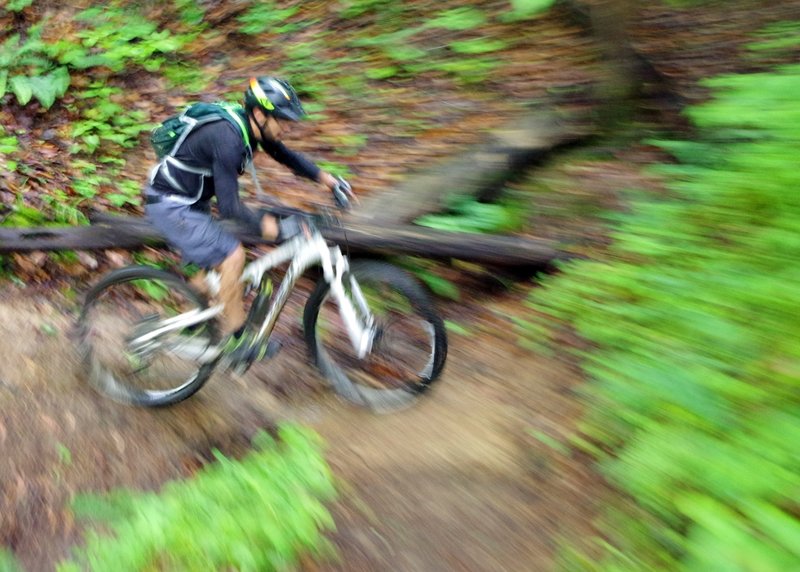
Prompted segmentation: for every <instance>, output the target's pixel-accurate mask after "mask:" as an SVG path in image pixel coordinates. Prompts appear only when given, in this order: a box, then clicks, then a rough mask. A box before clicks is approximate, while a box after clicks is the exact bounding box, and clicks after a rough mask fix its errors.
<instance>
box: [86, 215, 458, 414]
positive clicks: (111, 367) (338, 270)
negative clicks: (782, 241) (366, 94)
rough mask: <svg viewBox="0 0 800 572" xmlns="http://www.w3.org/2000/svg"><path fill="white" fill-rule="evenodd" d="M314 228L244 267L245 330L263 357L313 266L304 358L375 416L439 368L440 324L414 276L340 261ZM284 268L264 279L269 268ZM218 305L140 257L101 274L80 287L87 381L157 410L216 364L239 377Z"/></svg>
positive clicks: (370, 263)
mask: <svg viewBox="0 0 800 572" xmlns="http://www.w3.org/2000/svg"><path fill="white" fill-rule="evenodd" d="M305 214H307V213H305ZM319 226H320V225H319V220H318V219H317V220H314V219H309V218H306V224H305V225H304V228H305V231H304V232H303V233H301V234H299V235H296V236H295V237H293V238H290V239H289V240H288V241H286V242H284V243H282V244H281V245H279V246H277V247H276V248H275V249H274V250H272V251H270V252H268V253H266V254H264V255H263V256H260V257H258V258H256V259H255V260H252V261H251V262H249V263H248V264H247V265H246V267H245V269H244V272H243V275H242V280H243V282H244V283H245V289H246V296H245V299H246V300H247V301H248V303H249V307H248V315H247V320H246V323H245V327H247V328H252V330H251V331H253V332H257V335H256V341H257V343H258V344H263V346H262V347H263V348H264V350H265V351H264V352H263V353H265V354H267V357H269V356H270V354H271V353H273V351H272V346H273V345H274V342H273V341H272V340H271V334H272V333H273V330H274V327H275V324H276V322H277V321H278V318H279V316H280V315H281V312H282V311H283V310H284V308H285V307H286V302H287V300H288V299H289V296H290V294H291V293H292V291H293V290H294V289H295V287H296V285H297V283H298V280H299V279H300V277H301V276H302V275H303V274H304V273H305V272H306V271H307V270H309V269H310V268H312V267H314V266H317V267H319V268H320V272H319V279H318V281H317V283H316V286H315V288H314V289H313V291H312V292H311V294H310V296H309V297H308V299H307V301H306V303H305V308H304V311H303V330H304V337H305V341H306V344H307V345H308V349H309V351H310V355H311V358H312V359H313V361H314V363H315V364H316V366H317V367H318V368H319V370H320V371H321V373H322V374H323V376H324V378H325V379H326V380H327V381H328V382H329V384H330V386H331V387H332V388H333V390H334V391H335V392H336V393H337V394H338V395H340V396H341V397H343V398H344V399H346V400H348V401H350V402H352V403H355V404H357V405H360V406H364V407H367V408H369V409H371V410H373V411H376V412H388V411H393V410H397V409H402V408H404V407H407V406H409V405H411V404H412V403H414V401H415V400H416V399H417V398H418V397H419V396H420V395H422V394H423V393H425V392H426V390H428V388H429V387H430V386H431V384H432V383H433V382H434V381H435V380H436V379H437V378H438V377H439V375H440V374H441V372H442V369H443V367H444V363H445V359H446V356H447V336H446V332H445V328H444V323H443V321H442V319H441V318H440V316H439V315H438V314H437V313H436V311H435V309H434V306H433V304H432V302H431V300H430V298H429V296H428V294H427V292H426V291H425V289H424V288H423V287H422V286H421V285H420V283H419V282H418V281H417V280H416V279H415V278H414V277H413V276H412V275H410V274H408V273H407V272H405V271H403V270H401V269H399V268H397V267H396V266H393V265H391V264H389V263H386V262H381V261H376V260H355V261H350V260H349V258H348V257H347V256H346V255H345V254H343V253H342V250H341V249H340V248H339V247H338V246H336V245H331V244H329V243H328V242H327V241H326V240H325V238H324V237H323V236H322V233H321V232H320V230H319ZM284 265H286V271H285V273H284V274H283V277H282V279H281V280H280V281H279V283H278V285H277V287H273V286H274V284H275V280H273V274H274V272H271V271H273V270H274V269H277V268H279V267H283V266H284ZM208 283H209V285H210V287H211V289H212V292H213V289H214V288H215V287H218V275H216V274H215V273H214V272H210V273H209V274H208ZM221 310H222V306H221V305H219V304H213V303H209V300H208V298H207V297H206V296H205V295H203V294H201V293H200V292H199V291H198V289H197V288H195V287H193V286H192V285H190V284H189V282H188V281H187V280H186V278H185V277H184V276H183V275H182V274H178V273H175V272H171V271H167V270H162V269H158V268H154V267H150V266H143V265H133V266H127V267H124V268H120V269H117V270H113V271H111V272H109V273H108V274H106V275H105V276H104V277H103V278H102V279H100V280H99V281H98V282H97V283H96V284H95V285H94V286H92V287H91V288H90V289H89V291H88V292H87V294H86V296H85V301H84V305H83V308H82V311H81V314H80V317H79V320H78V336H79V348H80V352H81V354H82V359H83V362H84V364H85V367H86V371H87V374H88V378H89V382H90V383H91V384H92V385H93V386H94V387H95V388H96V389H98V390H99V391H100V392H101V393H103V394H104V395H106V396H108V397H110V398H112V399H115V400H117V401H120V402H123V403H127V404H133V405H140V406H147V407H158V406H167V405H172V404H175V403H178V402H179V401H182V400H184V399H186V398H188V397H190V396H191V395H193V394H194V393H195V392H197V391H198V390H199V389H200V388H201V387H202V386H203V385H204V384H205V383H206V381H207V380H208V378H209V377H210V376H211V374H212V373H213V372H214V370H215V369H217V368H222V367H225V368H226V369H232V370H234V371H238V372H239V373H243V372H244V371H246V369H247V368H248V367H249V365H250V364H249V363H244V364H243V363H226V356H225V352H224V344H223V343H221V342H222V340H221V336H220V333H219V325H218V321H217V320H218V317H219V315H220V312H221ZM271 342H272V343H271Z"/></svg>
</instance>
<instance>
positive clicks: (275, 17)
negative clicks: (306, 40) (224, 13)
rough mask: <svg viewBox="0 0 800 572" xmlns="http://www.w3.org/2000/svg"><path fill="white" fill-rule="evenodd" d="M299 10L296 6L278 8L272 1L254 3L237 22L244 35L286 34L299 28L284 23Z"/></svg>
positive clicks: (295, 25)
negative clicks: (239, 23)
mask: <svg viewBox="0 0 800 572" xmlns="http://www.w3.org/2000/svg"><path fill="white" fill-rule="evenodd" d="M299 10H300V6H297V5H295V6H289V7H288V8H278V6H277V4H276V3H275V2H274V1H267V2H256V3H254V4H252V5H251V6H250V8H248V9H247V11H246V12H245V13H244V14H242V15H241V16H239V18H238V20H239V22H241V24H242V26H241V28H240V29H241V31H242V32H243V33H245V34H261V33H263V32H267V31H268V32H272V33H275V34H287V33H289V32H293V31H295V30H297V29H298V28H299V26H298V25H297V24H288V23H285V22H286V20H288V19H289V18H291V17H292V16H294V15H295V14H296V13H297V12H298V11H299Z"/></svg>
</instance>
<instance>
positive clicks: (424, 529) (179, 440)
mask: <svg viewBox="0 0 800 572" xmlns="http://www.w3.org/2000/svg"><path fill="white" fill-rule="evenodd" d="M297 304H299V300H298V301H297V303H295V304H293V306H294V307H293V308H290V313H289V315H285V316H284V317H283V318H282V328H281V329H282V333H283V334H284V336H286V339H287V344H286V346H285V347H284V349H283V351H282V352H281V353H280V354H279V355H278V356H277V357H276V358H275V359H274V360H273V361H272V362H270V363H268V364H260V365H259V366H258V367H257V368H254V369H253V370H252V371H251V372H250V373H248V374H247V375H246V376H245V377H244V378H241V379H233V378H231V377H229V376H226V375H215V376H214V377H213V378H212V380H211V381H210V382H209V384H208V385H207V386H206V387H205V388H204V389H203V390H202V391H201V392H200V393H199V394H198V395H196V396H195V397H193V398H192V399H190V400H188V401H187V402H185V403H183V404H180V405H178V406H175V407H172V408H169V409H165V410H158V411H152V410H143V409H134V408H129V407H123V406H119V405H116V404H114V403H112V402H110V401H108V400H106V399H104V398H102V397H100V396H98V395H96V394H95V393H94V392H93V391H92V390H90V389H88V388H87V387H86V386H85V385H84V384H83V383H82V381H81V379H80V375H79V368H78V365H77V363H76V360H75V357H74V355H73V354H72V351H71V344H70V342H69V339H70V325H71V320H72V319H73V315H74V314H73V312H74V310H73V308H72V307H71V304H69V303H68V302H66V301H65V300H63V299H59V300H53V299H45V298H36V297H32V296H30V295H29V294H23V293H6V295H5V296H4V297H3V299H2V300H0V337H1V338H2V340H3V342H2V344H0V410H2V415H1V416H0V545H4V546H6V547H8V548H10V549H11V550H13V552H14V553H15V555H16V556H17V557H18V558H19V560H20V561H21V563H22V564H23V566H24V567H25V569H26V570H31V571H39V570H52V569H53V567H54V564H55V563H56V562H58V561H59V560H61V559H63V558H65V557H66V556H68V555H69V547H70V546H71V545H73V544H74V543H76V542H78V541H79V540H80V525H79V524H78V523H75V522H73V519H72V517H71V514H70V512H69V510H68V508H67V506H68V501H69V499H70V497H71V496H72V495H74V494H75V493H77V492H86V491H104V490H109V489H112V488H116V487H122V486H125V487H138V488H149V489H154V488H158V487H159V486H160V484H162V483H163V482H164V481H166V480H168V479H173V478H179V477H182V476H185V475H187V474H188V473H190V472H191V471H193V470H194V469H196V468H197V467H198V466H199V465H200V464H201V463H203V462H205V461H207V460H208V458H209V456H210V455H209V451H210V450H211V449H212V448H214V447H216V448H219V449H221V450H222V451H223V452H224V453H229V454H240V453H241V452H243V451H244V449H245V446H246V444H247V442H248V440H249V438H250V436H251V435H252V434H253V433H254V432H255V431H256V430H257V429H258V428H259V427H263V426H265V425H269V424H272V423H275V422H277V421H280V420H285V419H291V420H296V421H300V422H303V423H306V424H309V425H311V426H313V427H314V428H315V429H316V430H317V431H319V432H320V433H321V434H322V435H323V437H324V438H325V439H326V441H327V443H328V459H329V462H330V464H331V466H332V467H333V469H334V472H335V473H336V475H337V477H339V478H340V479H341V480H342V482H343V488H342V494H341V497H340V500H339V501H338V502H337V503H336V504H335V505H334V506H333V507H332V508H333V511H334V517H335V519H336V522H337V527H338V530H337V532H336V533H335V534H333V536H332V537H333V540H334V542H335V543H336V545H337V547H338V548H339V551H340V555H341V559H340V561H339V562H338V563H327V564H324V565H321V566H320V569H322V570H331V571H333V570H348V571H350V570H364V571H367V570H398V571H436V570H442V571H445V570H469V571H484V570H485V571H498V570H508V571H517V570H519V571H530V570H533V571H537V570H549V569H551V564H552V558H553V552H554V546H555V542H556V540H557V538H558V537H559V536H560V535H563V534H567V535H570V536H579V535H580V534H581V533H582V532H585V531H588V529H589V525H588V523H589V521H590V516H591V514H592V492H593V489H595V490H596V486H595V485H593V484H592V477H591V475H590V474H589V473H588V471H587V470H586V469H585V468H584V466H583V465H582V464H581V463H580V462H579V461H577V460H575V459H569V458H566V457H564V456H562V455H560V454H559V453H557V452H556V451H555V450H554V449H552V448H549V447H547V446H545V445H543V444H542V443H541V442H540V441H538V440H536V439H533V438H531V437H530V433H529V430H532V431H540V432H542V433H544V434H546V435H549V436H551V437H553V438H555V439H559V438H561V437H562V436H563V435H564V434H565V432H567V431H569V430H570V428H571V427H572V424H573V420H574V419H575V416H576V413H577V412H576V410H575V405H574V403H575V400H574V399H573V398H572V396H571V386H572V385H574V384H575V383H576V378H575V375H574V374H573V373H572V372H570V371H569V370H568V369H567V368H566V366H564V365H563V364H560V363H558V362H553V361H548V360H545V359H543V358H540V357H536V356H533V355H532V354H530V353H527V352H524V351H522V350H520V349H519V348H517V347H516V346H515V344H514V343H513V337H512V336H511V335H510V333H509V332H510V331H511V321H510V320H509V319H508V318H507V317H505V316H507V315H508V314H507V312H508V311H511V309H512V308H514V305H515V302H514V301H513V300H508V299H507V300H506V301H502V300H497V301H494V302H489V303H488V305H487V306H486V307H485V308H474V309H471V310H470V312H469V313H468V315H469V316H470V317H469V318H465V317H464V316H465V315H466V314H464V313H463V311H462V312H461V313H460V314H459V316H458V318H457V319H458V320H459V323H460V324H462V325H463V326H465V327H466V328H468V329H469V330H470V331H471V332H473V334H472V335H470V336H460V335H451V351H450V357H449V360H448V366H447V368H446V370H445V374H444V378H443V380H442V381H441V383H440V385H439V386H438V387H437V388H436V389H435V390H434V391H433V393H432V394H431V395H430V396H429V398H427V399H426V400H424V401H423V402H421V403H420V404H419V405H418V406H416V407H414V408H412V409H410V410H407V411H404V412H401V413H396V414H393V415H389V416H375V415H372V414H370V413H367V412H363V411H360V410H358V409H355V408H353V407H350V406H349V405H347V404H344V403H341V402H339V401H338V400H337V399H336V398H335V397H334V396H332V395H331V394H330V393H329V392H328V391H327V390H326V389H324V388H323V382H322V380H321V378H320V377H319V376H318V374H317V373H316V371H315V370H314V369H312V367H311V366H310V364H309V363H308V360H307V358H306V355H305V348H304V347H303V346H302V342H301V340H300V337H299V330H300V325H299V319H296V313H297V310H298V308H297ZM455 310H456V309H455V308H453V309H450V310H448V309H446V308H445V311H455Z"/></svg>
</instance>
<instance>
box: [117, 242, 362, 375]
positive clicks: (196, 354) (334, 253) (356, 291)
mask: <svg viewBox="0 0 800 572" xmlns="http://www.w3.org/2000/svg"><path fill="white" fill-rule="evenodd" d="M287 262H290V264H289V268H288V269H287V271H286V275H285V276H284V279H283V281H282V282H281V284H280V287H279V288H278V291H277V292H276V293H275V295H274V297H273V299H272V303H271V304H270V307H269V311H268V312H267V315H266V317H265V318H264V321H263V323H262V324H261V326H260V327H259V330H258V332H257V335H256V340H255V341H256V342H261V341H263V340H264V339H265V338H267V337H268V336H269V335H270V334H271V333H272V330H273V328H274V327H275V324H276V322H277V321H278V317H279V316H280V314H281V312H282V311H283V308H284V306H285V305H286V302H287V300H288V299H289V294H290V293H291V291H292V289H293V288H294V286H295V284H296V283H297V281H298V280H299V279H300V277H301V276H302V275H303V273H305V271H306V270H308V269H309V268H310V267H311V266H314V265H316V264H319V265H320V266H321V267H322V273H323V277H324V279H325V281H326V282H327V283H328V284H330V295H331V296H332V297H333V299H334V300H335V301H336V303H337V306H338V308H339V314H340V315H341V317H342V321H343V322H344V324H345V327H346V329H347V334H348V336H349V338H350V343H351V344H352V345H353V349H354V350H355V352H356V355H358V357H359V358H360V359H363V358H364V357H365V356H366V355H367V354H368V353H369V352H370V350H371V349H372V342H373V340H374V337H375V320H374V317H373V316H372V313H371V312H370V310H369V306H368V305H367V301H366V299H365V298H364V294H363V293H362V291H361V288H360V287H359V286H358V283H357V282H356V280H355V277H353V276H350V277H349V279H350V284H349V285H350V288H351V295H352V297H353V300H352V301H351V299H350V297H349V296H348V295H347V293H346V292H345V289H344V284H343V279H344V276H345V275H346V274H347V270H348V262H347V258H346V257H345V256H344V255H343V254H342V251H341V249H339V247H338V246H332V247H331V246H328V244H327V243H326V242H325V239H324V238H323V237H322V235H321V234H320V233H319V232H318V231H316V230H313V231H310V232H309V233H308V234H301V235H298V236H296V237H294V238H292V239H290V240H288V241H287V242H285V243H284V244H282V245H280V246H279V247H277V248H275V249H274V250H272V251H270V252H268V253H267V254H265V255H264V256H262V257H260V258H258V259H256V260H254V261H253V262H251V263H249V264H248V265H247V266H246V267H245V269H244V271H243V272H242V282H245V283H249V284H251V285H252V286H253V287H258V285H259V284H260V283H261V279H262V278H263V276H264V274H265V273H266V272H267V271H269V270H271V269H272V268H275V267H277V266H280V265H282V264H285V263H287ZM218 280H219V277H218V275H215V274H214V273H209V281H210V284H211V285H212V287H213V286H214V285H216V286H217V287H218ZM353 302H355V305H354V303H353ZM222 308H223V305H222V304H218V305H215V306H212V307H210V308H207V309H206V310H196V309H195V310H192V311H189V312H186V313H184V314H180V315H178V316H173V317H171V318H168V319H166V320H163V321H161V322H159V323H158V324H156V326H155V327H154V328H153V329H152V330H150V331H148V332H147V333H146V334H143V335H141V336H138V337H137V338H136V339H134V340H132V341H131V345H132V346H136V347H142V346H145V345H147V344H149V343H157V342H156V339H157V338H159V337H161V336H162V335H163V334H166V333H169V332H174V331H180V330H183V329H185V328H188V327H190V326H193V325H195V324H199V323H201V322H204V321H206V320H208V319H211V318H213V317H214V316H216V315H218V314H219V313H220V312H221V311H222ZM170 345H171V348H170V350H171V351H172V352H174V353H177V354H179V355H181V356H182V357H186V358H188V359H194V360H197V361H202V362H208V361H211V360H213V359H216V358H217V357H218V356H219V354H220V352H221V348H219V347H213V348H209V347H203V348H199V347H197V344H196V343H191V342H190V341H189V340H183V341H178V342H176V343H171V344H170Z"/></svg>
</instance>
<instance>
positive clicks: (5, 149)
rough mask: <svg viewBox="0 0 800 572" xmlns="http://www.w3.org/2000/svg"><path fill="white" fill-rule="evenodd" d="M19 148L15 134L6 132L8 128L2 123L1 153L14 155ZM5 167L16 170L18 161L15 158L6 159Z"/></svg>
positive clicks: (0, 128) (0, 132)
mask: <svg viewBox="0 0 800 572" xmlns="http://www.w3.org/2000/svg"><path fill="white" fill-rule="evenodd" d="M18 150H19V141H18V140H17V138H16V137H15V136H14V135H8V134H6V130H5V129H4V128H3V126H2V125H0V155H8V156H13V155H14V154H15V153H16V152H17V151H18ZM4 164H5V167H4V168H5V169H6V170H8V171H15V170H16V169H17V162H16V161H14V160H13V159H7V158H6V159H4Z"/></svg>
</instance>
